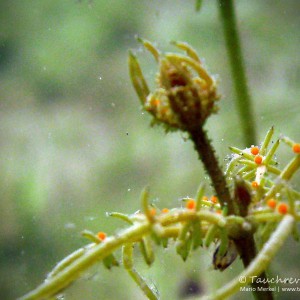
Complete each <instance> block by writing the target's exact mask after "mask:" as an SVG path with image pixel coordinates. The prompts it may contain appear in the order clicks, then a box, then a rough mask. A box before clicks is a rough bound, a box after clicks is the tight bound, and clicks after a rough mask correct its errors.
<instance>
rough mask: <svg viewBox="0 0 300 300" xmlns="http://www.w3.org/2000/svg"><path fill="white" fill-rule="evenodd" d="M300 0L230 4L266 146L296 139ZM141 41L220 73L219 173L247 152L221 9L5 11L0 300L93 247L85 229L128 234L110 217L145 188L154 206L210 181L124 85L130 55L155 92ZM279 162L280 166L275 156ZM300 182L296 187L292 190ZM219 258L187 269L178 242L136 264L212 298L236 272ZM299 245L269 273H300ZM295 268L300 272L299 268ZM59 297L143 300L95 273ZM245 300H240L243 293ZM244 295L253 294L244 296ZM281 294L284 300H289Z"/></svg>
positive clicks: (188, 150)
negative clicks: (273, 140) (233, 156)
mask: <svg viewBox="0 0 300 300" xmlns="http://www.w3.org/2000/svg"><path fill="white" fill-rule="evenodd" d="M299 9H300V2H299V1H297V0H288V1H271V0H267V1H259V0H253V1H247V0H241V1H236V11H237V15H238V25H239V30H240V34H241V39H242V46H243V50H244V53H245V59H246V66H247V72H248V79H249V86H250V90H251V93H252V96H253V100H254V109H255V113H256V123H255V124H253V126H256V127H257V128H258V132H259V138H260V139H261V138H262V137H263V136H264V135H265V133H266V131H267V130H268V129H269V128H270V126H272V125H275V128H276V132H277V134H278V135H279V133H281V132H282V133H284V134H286V135H288V136H290V137H291V138H292V139H295V140H297V141H300V133H299V114H300V106H299V95H300V93H299V92H300V86H299V80H300V69H299V65H300V64H299V42H300V39H299V25H300V18H299ZM135 35H139V36H141V37H143V38H146V39H149V40H151V41H154V42H155V43H156V45H158V46H159V48H161V49H164V50H168V51H176V49H174V48H173V46H171V45H169V41H171V40H177V41H186V42H188V43H190V44H191V45H193V46H194V47H195V48H196V49H197V51H198V52H199V54H200V56H201V57H205V63H206V64H207V66H208V67H209V70H210V71H211V73H213V74H218V76H219V78H220V80H219V81H220V92H221V94H222V95H223V97H222V100H221V102H220V104H219V105H220V112H219V114H218V115H215V116H213V117H211V118H210V120H209V121H208V123H207V129H208V131H209V132H210V136H211V139H212V140H213V143H214V145H215V147H216V151H217V153H218V156H219V158H220V160H221V162H223V164H224V165H225V164H226V162H227V161H226V156H227V154H228V146H229V145H234V146H237V147H246V146H250V145H242V137H241V132H240V130H239V123H238V116H237V113H236V110H235V107H234V101H233V98H234V91H233V89H232V80H231V78H230V69H229V66H228V61H227V54H226V49H225V44H224V40H223V36H222V28H221V24H220V20H219V15H218V7H217V2H216V1H208V0H206V1H203V3H202V7H201V11H200V12H196V11H195V1H192V0H191V1H182V0H175V1H174V0H172V1H171V0H166V1H158V0H153V1H145V0H123V1H122V0H119V1H116V0H112V1H104V0H94V1H88V0H85V1H84V0H82V1H78V0H69V1H58V0H51V1H50V0H43V1H30V0H28V1H20V0H16V1H8V0H2V1H1V2H0V86H1V88H0V118H1V127H0V140H1V147H0V157H1V160H0V164H1V176H0V191H1V200H0V218H1V227H0V298H1V299H3V300H10V299H15V298H17V297H18V296H21V295H22V294H25V293H26V292H28V291H29V290H32V289H33V288H35V287H36V286H37V285H38V284H40V283H41V282H42V281H43V280H44V278H45V276H46V274H47V272H49V271H50V270H51V268H52V267H53V266H54V265H55V264H56V262H58V261H59V260H61V259H62V258H63V257H64V256H66V255H67V254H69V253H71V252H72V251H74V250H75V249H76V248H78V247H81V246H83V245H85V244H86V243H88V241H85V240H84V239H83V238H82V237H81V236H80V232H81V231H82V230H83V229H89V230H92V231H94V232H97V231H100V230H101V231H106V232H107V233H108V234H114V233H115V232H117V230H118V229H119V228H123V226H124V224H122V222H121V221H119V220H114V219H109V218H108V217H106V212H109V211H120V212H124V213H132V212H134V211H136V210H138V209H139V208H140V202H139V194H140V191H141V190H142V188H143V187H144V186H145V185H147V184H149V185H150V187H151V195H152V200H153V201H154V202H155V203H156V205H157V206H159V207H174V206H179V205H181V203H180V201H179V200H180V198H182V197H186V196H191V197H193V196H194V194H195V192H196V190H197V187H198V185H199V183H200V182H201V181H202V182H203V181H204V182H206V183H207V187H208V188H207V194H208V195H211V193H212V192H211V191H210V185H209V181H208V178H207V175H206V174H205V173H204V171H203V168H202V165H201V163H200V161H198V158H197V155H196V153H195V152H194V151H193V147H192V144H191V143H190V142H188V141H186V140H185V136H183V135H181V134H179V133H176V134H174V133H173V134H168V135H165V134H164V132H163V130H162V129H160V128H154V129H153V128H150V126H149V122H150V117H149V116H148V115H147V114H144V113H143V112H142V111H141V110H140V107H139V102H138V99H137V96H136V95H135V93H134V90H133V88H132V87H131V84H130V80H129V76H128V70H127V55H128V49H130V48H131V49H134V50H135V52H136V53H137V55H138V57H139V59H140V61H141V64H142V66H143V70H144V73H145V76H146V78H147V80H148V81H149V84H150V86H152V87H153V86H154V75H155V67H156V65H155V62H154V59H153V58H152V57H151V56H150V55H149V53H146V52H144V51H142V50H141V49H142V47H141V46H140V45H139V44H138V43H137V42H136V40H135ZM280 155H281V156H279V161H281V160H282V161H287V159H288V157H289V156H288V155H289V154H287V151H286V148H282V150H281V152H280ZM299 183H300V180H299V179H296V180H295V181H294V184H295V185H297V184H298V186H299ZM212 253H213V250H212V249H210V250H208V251H207V250H204V249H201V250H199V251H197V252H196V253H194V254H193V256H192V257H191V258H190V259H189V260H188V262H187V263H183V262H182V261H181V258H180V257H179V256H176V255H175V251H174V247H172V246H170V249H167V250H159V251H158V256H157V257H156V262H155V263H154V266H153V267H152V268H150V269H149V268H148V267H145V264H144V262H143V261H142V259H141V257H140V256H139V255H138V254H137V256H136V267H137V269H138V270H140V271H141V272H142V274H143V275H144V276H145V277H146V278H148V279H149V280H150V282H153V283H154V284H155V285H156V286H157V288H158V289H159V290H160V292H161V299H182V298H183V297H184V296H185V295H187V294H189V293H190V291H191V290H192V288H188V287H190V286H191V285H190V284H189V283H190V282H192V281H193V282H195V285H196V287H197V288H195V289H194V290H197V289H198V290H200V292H201V291H202V292H208V291H211V290H213V289H216V288H218V287H220V286H222V285H223V284H224V282H226V281H228V280H229V279H230V278H232V277H233V276H234V274H237V272H238V271H240V270H241V269H242V267H241V263H240V262H236V263H235V264H234V265H233V267H232V269H229V270H226V271H224V272H223V273H219V272H216V271H212V267H211V263H210V262H211V259H212ZM298 253H299V248H298V245H297V244H296V243H295V242H294V241H290V244H289V245H286V246H285V248H284V249H282V251H281V252H280V255H278V260H276V261H274V264H273V266H272V269H271V274H275V275H277V274H278V275H279V276H281V277H297V275H299V263H298V262H299V254H298ZM295 261H296V262H297V263H295ZM65 296H66V299H72V300H77V299H86V300H93V299H102V300H106V299H120V300H127V299H144V296H143V294H142V293H141V292H140V291H139V290H138V288H137V287H136V285H135V284H134V283H133V282H131V279H130V278H129V276H128V275H127V274H126V271H125V270H124V269H122V268H115V269H113V270H111V271H108V270H105V269H104V268H103V266H102V265H99V266H97V267H95V268H93V269H92V270H90V271H89V272H88V273H87V274H85V275H84V276H83V278H82V279H80V280H79V281H78V282H76V283H75V284H73V285H72V287H70V289H69V290H67V292H66V294H65ZM240 296H241V295H240ZM242 296H243V299H251V295H250V292H249V293H246V292H244V293H243V295H242ZM293 297H295V294H292V293H291V294H288V293H286V294H282V295H280V299H295V298H293Z"/></svg>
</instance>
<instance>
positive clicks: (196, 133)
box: [190, 126, 235, 215]
mask: <svg viewBox="0 0 300 300" xmlns="http://www.w3.org/2000/svg"><path fill="white" fill-rule="evenodd" d="M190 137H191V139H192V141H193V142H194V145H195V149H196V151H197V152H198V155H199V158H200V159H201V161H202V162H203V164H204V167H205V170H206V171H207V173H208V175H209V177H210V179H211V181H212V185H213V187H214V189H215V191H216V194H217V196H218V198H219V201H220V204H221V206H222V207H223V206H224V205H227V207H228V214H229V215H231V214H234V213H235V210H234V205H233V201H232V199H231V196H230V192H229V189H228V187H227V184H226V180H225V177H224V174H223V171H222V170H221V168H220V166H219V162H218V160H217V157H216V155H215V150H214V148H213V147H212V145H211V143H210V140H209V139H208V137H207V134H206V131H205V130H204V129H203V127H202V126H199V127H198V128H196V129H194V130H192V131H190Z"/></svg>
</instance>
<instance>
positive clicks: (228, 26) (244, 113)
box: [218, 0, 256, 146]
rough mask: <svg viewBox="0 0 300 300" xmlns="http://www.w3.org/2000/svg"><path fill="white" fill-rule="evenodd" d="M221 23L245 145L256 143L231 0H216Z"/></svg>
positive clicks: (250, 104) (251, 109)
mask: <svg viewBox="0 0 300 300" xmlns="http://www.w3.org/2000/svg"><path fill="white" fill-rule="evenodd" d="M218 3H219V8H220V15H221V21H222V24H223V26H222V27H223V30H224V36H225V41H226V48H227V52H228V56H229V61H230V67H231V74H232V78H233V82H234V86H235V90H236V106H237V109H238V113H239V116H240V123H241V125H242V130H243V136H244V143H245V146H250V145H252V144H256V132H255V127H254V124H255V123H254V116H253V108H252V102H251V97H250V93H249V90H248V86H247V79H246V72H245V67H244V61H243V56H242V51H241V43H240V39H239V35H238V30H237V24H236V16H235V12H234V4H233V1H232V0H218Z"/></svg>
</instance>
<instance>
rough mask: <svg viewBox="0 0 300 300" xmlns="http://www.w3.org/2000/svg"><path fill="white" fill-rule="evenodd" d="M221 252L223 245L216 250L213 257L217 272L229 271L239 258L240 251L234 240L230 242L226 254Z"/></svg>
mask: <svg viewBox="0 0 300 300" xmlns="http://www.w3.org/2000/svg"><path fill="white" fill-rule="evenodd" d="M222 252H224V251H221V244H220V245H219V246H218V247H217V248H216V250H215V252H214V256H213V265H214V268H215V270H220V271H224V270H225V269H227V268H228V267H229V266H230V265H231V264H232V263H233V262H234V261H235V259H236V258H237V255H238V251H237V248H236V246H235V244H234V242H233V241H232V240H229V241H228V246H227V249H226V251H225V253H222Z"/></svg>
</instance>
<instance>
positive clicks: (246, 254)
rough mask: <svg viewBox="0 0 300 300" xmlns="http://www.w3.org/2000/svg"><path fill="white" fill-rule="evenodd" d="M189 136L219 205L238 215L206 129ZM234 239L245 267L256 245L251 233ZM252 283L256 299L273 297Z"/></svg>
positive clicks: (264, 280) (262, 276)
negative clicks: (208, 177)
mask: <svg viewBox="0 0 300 300" xmlns="http://www.w3.org/2000/svg"><path fill="white" fill-rule="evenodd" d="M190 137H191V139H192V141H193V142H194V144H195V149H196V151H197V152H198V154H199V158H200V159H201V160H202V162H203V164H204V167H205V169H206V171H207V173H208V175H209V176H210V179H211V181H212V185H213V187H214V188H215V191H216V194H217V196H218V198H219V201H220V204H221V206H224V205H227V207H228V214H229V215H231V214H232V215H233V214H234V215H238V213H239V209H237V208H236V206H237V205H238V203H236V202H235V201H234V199H233V198H232V197H231V195H230V192H229V189H228V187H227V184H226V180H225V176H224V174H223V172H222V170H221V168H220V166H219V163H218V160H217V158H216V156H215V151H214V148H213V147H212V145H211V142H210V140H209V139H208V137H207V134H206V131H205V130H204V129H203V128H202V127H199V128H197V129H194V130H193V131H190ZM241 236H242V235H241ZM234 241H235V244H236V246H237V248H238V251H239V253H240V256H241V259H242V261H243V264H244V267H245V268H246V267H248V266H249V265H250V263H251V262H252V261H253V260H254V259H255V257H256V246H255V241H254V238H253V233H246V236H245V237H240V238H238V239H235V240H234ZM258 275H260V276H259V277H260V279H261V282H266V284H264V285H263V287H265V288H268V287H269V284H268V282H267V278H266V274H265V273H264V272H261V274H258ZM252 285H253V288H255V289H254V292H253V295H254V297H255V298H256V299H260V300H271V299H273V296H272V293H271V292H270V291H268V289H266V291H261V292H259V291H258V289H257V287H258V286H257V284H256V283H253V284H252ZM260 286H262V285H260Z"/></svg>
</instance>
